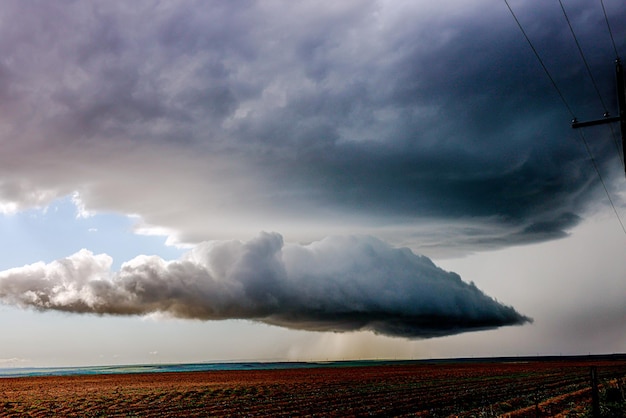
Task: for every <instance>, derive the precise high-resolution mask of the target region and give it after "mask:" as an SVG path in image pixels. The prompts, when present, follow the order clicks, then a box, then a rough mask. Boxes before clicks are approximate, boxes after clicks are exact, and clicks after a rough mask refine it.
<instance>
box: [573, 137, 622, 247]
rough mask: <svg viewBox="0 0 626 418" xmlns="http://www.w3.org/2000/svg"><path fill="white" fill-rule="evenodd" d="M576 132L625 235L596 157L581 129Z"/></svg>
mask: <svg viewBox="0 0 626 418" xmlns="http://www.w3.org/2000/svg"><path fill="white" fill-rule="evenodd" d="M578 133H579V134H580V138H581V139H582V140H583V144H585V149H586V150H587V154H589V158H591V162H592V163H593V168H595V169H596V173H598V178H599V179H600V183H602V188H604V192H605V193H606V197H608V198H609V203H610V204H611V207H612V208H613V212H615V216H616V217H617V221H618V222H619V224H620V226H621V227H622V231H624V234H625V235H626V227H625V226H624V223H623V222H622V218H621V217H620V216H619V213H618V212H617V208H616V207H615V204H614V203H613V199H611V195H610V194H609V189H608V188H607V187H606V183H605V182H604V180H603V179H602V175H600V168H599V167H598V163H597V162H596V159H595V158H594V157H593V154H592V153H591V149H590V148H589V145H588V144H587V139H586V138H585V135H584V134H583V130H582V129H579V130H578Z"/></svg>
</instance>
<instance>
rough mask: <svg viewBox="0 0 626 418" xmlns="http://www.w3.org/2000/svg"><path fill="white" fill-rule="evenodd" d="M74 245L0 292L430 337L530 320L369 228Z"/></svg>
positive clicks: (4, 279)
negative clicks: (126, 255) (157, 248)
mask: <svg viewBox="0 0 626 418" xmlns="http://www.w3.org/2000/svg"><path fill="white" fill-rule="evenodd" d="M111 264H112V259H111V257H109V256H108V255H106V254H99V255H94V254H92V253H91V252H89V251H87V250H81V251H79V252H77V253H75V254H73V255H71V256H69V257H67V258H64V259H60V260H56V261H53V262H51V263H48V264H45V263H36V264H32V265H27V266H24V267H21V268H14V269H10V270H6V271H4V272H1V273H0V300H2V301H3V302H4V303H7V304H12V305H17V306H20V307H31V308H35V309H37V310H57V311H65V312H72V313H92V314H101V315H147V314H152V313H161V314H165V315H168V316H173V317H178V318H190V319H201V320H220V319H232V318H238V319H248V320H254V321H259V322H264V323H268V324H274V325H279V326H283V327H288V328H294V329H306V330H316V331H337V332H343V331H354V330H371V331H373V332H376V333H380V334H385V335H390V336H398V337H409V338H428V337H435V336H443V335H450V334H457V333H460V332H464V331H471V330H480V329H490V328H496V327H500V326H505V325H514V324H518V325H519V324H524V323H526V322H529V321H531V320H530V319H529V318H527V317H525V316H523V315H521V314H520V313H518V312H517V311H516V310H515V309H514V308H512V307H509V306H505V305H502V304H500V303H499V302H497V301H495V300H494V299H492V298H490V297H489V296H487V295H485V294H484V293H483V292H482V291H480V290H479V289H478V288H477V287H476V286H475V285H474V284H473V283H470V284H468V283H465V282H464V281H462V280H461V278H460V277H459V276H458V275H457V274H455V273H450V272H446V271H444V270H442V269H440V268H439V267H437V266H436V265H435V264H434V263H433V262H432V261H431V260H430V259H428V258H427V257H424V256H419V255H416V254H414V253H413V252H412V251H411V250H409V249H408V248H399V249H398V248H393V247H391V246H389V245H388V244H386V243H384V242H383V241H380V240H378V239H376V238H373V237H369V236H350V237H347V236H336V237H329V238H326V239H324V240H322V241H317V242H314V243H312V244H309V245H298V244H285V243H284V242H283V238H282V236H280V235H279V234H276V233H262V234H260V235H259V236H257V237H256V238H254V239H252V240H250V241H247V242H241V241H210V242H205V243H202V244H200V245H198V246H197V247H195V248H194V249H193V250H191V251H190V252H188V253H187V254H185V255H184V256H182V257H181V258H180V259H178V260H175V261H165V260H163V259H162V258H160V257H157V256H139V257H137V258H135V259H133V260H131V261H129V262H127V263H124V264H123V265H122V267H121V269H120V270H119V271H118V272H112V271H111Z"/></svg>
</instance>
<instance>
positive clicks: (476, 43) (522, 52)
mask: <svg viewBox="0 0 626 418" xmlns="http://www.w3.org/2000/svg"><path fill="white" fill-rule="evenodd" d="M514 7H515V9H516V11H517V13H518V16H519V19H520V20H521V21H522V23H524V24H525V25H526V26H528V32H529V36H530V37H531V38H532V39H534V40H536V41H537V49H538V51H539V53H540V54H542V55H543V56H544V59H545V65H546V66H547V67H548V68H549V69H550V70H551V71H552V72H553V73H554V75H555V79H556V82H557V83H558V84H559V86H560V87H561V89H562V90H563V92H564V95H565V96H566V98H567V100H568V102H569V103H570V106H571V107H572V108H573V109H574V111H575V112H576V115H577V116H578V117H579V119H580V120H585V119H593V118H596V117H599V116H601V114H602V112H603V110H602V109H601V108H599V107H598V106H596V104H595V102H594V101H593V100H591V99H590V98H593V97H595V94H596V93H595V91H593V89H592V88H591V86H590V84H589V83H588V80H586V77H587V73H586V71H585V69H584V67H583V66H582V63H581V62H579V61H580V60H579V56H578V52H577V50H576V47H575V45H573V44H570V43H568V42H567V41H568V40H570V38H571V34H570V33H569V31H568V28H567V26H566V25H565V24H564V22H562V19H563V18H562V13H561V11H560V9H559V8H558V5H556V6H555V5H554V4H551V3H545V4H541V5H537V4H530V3H523V2H521V3H519V4H515V5H514ZM568 12H569V14H570V17H571V19H572V21H573V23H574V25H576V28H577V30H579V35H580V38H581V40H582V43H583V45H582V47H583V48H584V49H585V50H586V51H593V52H594V53H593V54H590V55H589V57H588V59H589V65H590V67H591V70H592V71H593V73H594V74H597V79H598V88H599V90H600V92H601V93H602V94H603V95H605V96H606V97H613V96H614V81H613V77H614V75H613V64H612V59H613V58H612V48H611V46H610V43H609V42H608V37H607V33H605V32H606V29H605V27H604V25H603V23H604V21H603V16H602V12H601V9H600V8H599V7H597V5H596V4H592V3H588V2H573V3H572V4H571V5H568ZM609 12H610V16H611V19H612V20H613V21H615V22H620V21H623V20H624V19H626V14H625V13H626V10H625V9H624V8H623V7H618V6H617V5H614V6H612V8H610V10H609ZM16 16H19V19H18V18H16ZM539 19H540V20H539ZM584 22H595V23H594V24H593V25H592V24H582V23H584ZM0 23H1V25H0V46H1V47H2V51H3V57H4V59H3V60H2V62H0V127H1V129H0V146H1V147H2V153H1V154H0V212H15V211H19V210H22V209H24V208H28V207H33V206H39V207H45V206H46V205H47V204H49V203H50V202H52V201H53V200H54V199H56V198H59V197H63V196H69V195H75V193H78V195H79V196H80V199H81V201H82V202H83V204H84V209H85V210H87V211H92V212H98V211H102V212H115V213H123V214H136V215H139V216H140V219H141V221H142V222H143V224H142V225H140V227H141V228H142V230H144V231H145V230H149V229H150V228H154V229H155V230H156V229H157V228H160V230H167V231H169V232H170V234H171V236H172V238H173V239H174V240H178V241H181V242H185V243H190V244H195V243H199V242H203V241H207V240H215V239H220V240H227V239H233V238H236V239H244V240H247V239H250V238H252V237H253V236H255V235H256V234H257V233H258V232H259V231H264V230H265V231H267V230H270V231H279V232H280V233H281V234H282V235H283V236H284V237H285V239H286V240H287V241H297V242H310V241H313V240H319V239H321V238H323V237H325V236H328V235H341V234H366V235H375V236H378V237H380V238H383V239H385V240H386V241H389V242H392V243H394V244H397V245H408V246H410V247H411V248H414V249H416V250H418V251H419V252H425V250H426V249H429V250H432V249H434V248H438V249H452V248H458V249H459V251H466V252H467V251H475V250H477V249H484V248H498V247H506V246H510V245H516V244H521V243H530V242H539V241H545V240H550V239H555V238H561V237H564V236H565V235H567V233H568V231H569V230H570V229H571V228H572V227H573V226H574V225H576V224H577V223H578V222H579V221H580V220H581V219H582V218H583V217H584V214H585V212H586V211H587V210H589V207H590V206H592V205H593V204H594V202H596V201H597V200H598V199H597V196H598V194H597V192H598V186H599V184H600V183H599V180H598V177H597V175H596V173H595V172H594V169H593V165H592V164H591V162H590V161H589V156H588V154H587V153H586V151H585V149H584V147H583V146H581V144H580V140H579V139H578V140H577V137H576V136H575V135H574V134H573V133H572V130H571V128H570V125H569V121H570V118H571V116H570V115H569V114H568V112H567V110H566V109H565V108H564V107H563V106H562V103H561V102H560V101H559V98H558V96H557V95H556V94H555V92H554V91H553V90H552V88H551V85H550V83H549V81H548V80H547V78H546V77H545V74H543V72H542V70H541V68H540V67H539V65H538V64H537V62H536V60H535V59H534V57H533V56H532V53H531V52H530V49H529V48H528V45H527V44H526V43H525V40H524V39H523V37H522V35H521V33H520V32H519V30H518V28H517V27H516V25H515V23H514V21H513V20H512V18H511V16H510V14H509V12H508V10H507V9H506V7H505V5H504V4H493V2H491V1H486V0H480V1H477V2H473V3H472V6H471V7H469V6H461V5H459V4H458V2H454V1H444V2H440V3H438V4H437V5H436V6H434V5H433V4H432V2H431V1H425V0H420V1H414V2H405V3H402V4H399V3H397V2H395V1H373V0H366V1H358V2H354V1H343V2H341V5H334V4H333V5H330V4H325V5H324V7H320V6H319V4H318V3H317V2H314V1H299V2H296V3H289V4H287V3H282V2H221V1H209V2H194V1H189V2H182V3H162V2H153V1H133V2H131V3H129V2H120V1H110V2H89V3H81V2H77V3H73V2H55V3H49V4H45V5H38V7H30V6H29V5H28V4H27V3H24V2H20V1H8V2H6V3H5V4H3V8H2V11H0ZM531 23H532V25H531ZM577 23H578V25H577ZM605 38H606V39H605ZM615 39H617V40H618V45H617V46H618V49H620V50H624V49H623V47H624V41H623V40H624V39H626V33H625V32H624V29H623V28H620V27H619V26H617V27H616V28H615ZM601 40H604V41H606V42H604V41H602V42H601ZM539 41H540V42H539ZM591 42H593V44H591ZM592 46H593V48H592ZM551 51H558V53H551ZM607 103H609V105H611V106H612V109H610V110H611V111H613V112H614V111H615V106H613V105H614V103H613V102H607ZM604 128H606V127H604ZM593 135H594V141H590V143H591V148H592V152H593V154H594V157H595V159H596V162H597V164H598V167H599V169H600V170H601V171H602V172H604V173H605V174H606V183H607V186H608V187H609V188H610V187H612V184H613V181H612V180H613V179H614V177H611V176H612V175H615V174H616V173H617V172H618V171H619V161H617V155H618V153H617V152H616V151H615V149H614V146H613V144H612V141H611V138H610V136H611V135H610V132H609V130H608V128H607V129H595V130H593ZM615 178H617V177H615ZM208 219H219V220H220V221H219V222H207V220H208Z"/></svg>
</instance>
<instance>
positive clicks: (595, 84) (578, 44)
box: [559, 0, 624, 165]
mask: <svg viewBox="0 0 626 418" xmlns="http://www.w3.org/2000/svg"><path fill="white" fill-rule="evenodd" d="M600 1H601V4H602V10H603V11H604V17H605V20H606V22H607V26H608V22H609V20H608V17H607V15H606V10H605V9H604V3H603V2H602V0H600ZM559 4H560V5H561V10H562V11H563V16H565V20H566V21H567V26H569V30H570V32H571V33H572V37H573V38H574V42H575V43H576V47H577V48H578V52H579V53H580V57H581V58H582V60H583V63H584V64H585V68H586V69H587V73H588V74H589V78H590V79H591V83H592V84H593V87H594V88H595V90H596V93H597V94H598V98H599V99H600V103H602V108H603V109H604V116H605V117H608V116H609V110H608V108H607V106H606V103H605V102H604V99H603V98H602V94H601V93H600V89H599V88H598V84H597V83H596V80H595V78H594V77H593V74H592V73H591V68H590V67H589V63H588V62H587V59H586V58H585V54H584V53H583V50H582V47H581V46H580V42H578V38H577V37H576V34H575V33H574V28H573V27H572V23H571V21H570V19H569V17H568V16H567V12H566V11H565V7H564V6H563V2H562V1H561V0H559ZM609 34H610V35H611V41H613V48H614V50H615V54H616V55H617V48H616V47H615V41H614V40H613V34H612V32H611V27H610V26H609ZM609 126H610V128H611V136H612V138H613V144H614V145H615V150H616V151H617V155H619V159H620V161H621V163H622V165H624V159H623V157H622V153H621V152H620V149H619V144H618V141H617V136H616V135H615V130H614V129H613V126H612V125H609Z"/></svg>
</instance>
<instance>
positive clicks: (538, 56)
mask: <svg viewBox="0 0 626 418" xmlns="http://www.w3.org/2000/svg"><path fill="white" fill-rule="evenodd" d="M504 3H505V4H506V7H507V8H508V9H509V12H511V16H513V19H514V20H515V23H517V26H518V27H519V29H520V31H521V32H522V34H523V35H524V38H526V42H528V45H529V46H530V48H531V49H532V51H533V53H534V54H535V57H536V58H537V61H539V64H541V68H543V71H544V72H545V74H546V75H547V76H548V78H549V79H550V82H551V83H552V86H553V87H554V89H555V90H556V92H557V93H558V95H559V97H560V98H561V101H562V102H563V105H564V106H565V108H566V109H567V110H568V112H569V114H570V116H571V117H572V120H575V119H576V116H575V115H574V112H573V111H572V108H571V107H570V105H569V104H568V103H567V100H565V96H563V93H562V92H561V89H559V87H558V85H557V84H556V82H555V81H554V78H553V77H552V75H551V74H550V71H548V68H547V67H546V65H545V64H544V63H543V60H542V59H541V56H540V55H539V53H538V52H537V49H535V47H534V45H533V43H532V41H531V40H530V38H529V37H528V34H527V33H526V31H525V30H524V27H523V26H522V24H521V22H520V21H519V19H518V18H517V16H516V15H515V12H514V11H513V9H512V8H511V5H510V4H509V2H508V0H504ZM559 4H560V5H561V10H562V11H563V14H564V15H565V18H566V20H567V23H568V25H569V28H570V31H571V32H572V35H573V37H574V40H575V42H576V45H577V46H578V50H579V52H580V54H581V56H582V58H583V61H584V63H585V66H586V67H587V71H588V73H589V75H590V77H591V80H592V82H593V84H594V87H595V89H596V92H597V93H598V96H599V97H600V101H601V102H602V106H603V107H604V109H605V113H606V112H608V111H607V110H606V105H605V104H604V100H603V99H602V95H601V94H600V90H599V89H598V87H597V85H596V83H595V80H594V78H593V75H592V74H591V70H590V68H589V64H588V63H587V60H586V59H585V57H584V54H583V52H582V48H581V47H580V44H579V43H578V39H577V38H576V35H575V34H574V30H573V29H572V26H571V23H570V21H569V18H568V17H567V13H566V12H565V8H564V7H563V3H562V2H561V0H559ZM602 7H603V10H604V4H603V5H602ZM605 16H606V13H605ZM607 24H608V18H607ZM611 37H612V35H611ZM613 45H614V48H615V43H613ZM615 51H616V52H617V48H615ZM578 133H579V135H580V138H581V140H582V142H583V144H584V146H585V150H586V151H587V154H588V155H589V157H590V159H591V162H592V164H593V167H594V169H595V171H596V174H597V175H598V178H599V179H600V183H601V184H602V187H603V189H604V192H605V193H606V196H607V198H608V200H609V203H610V204H611V207H612V208H613V212H614V213H615V216H616V217H617V221H618V222H619V224H620V226H621V227H622V231H623V232H624V234H625V235H626V226H625V225H624V222H622V219H621V217H620V215H619V213H618V211H617V208H616V207H615V204H614V202H613V199H612V198H611V194H610V193H609V189H608V187H607V186H606V183H605V181H604V179H603V178H602V174H601V173H600V168H599V167H598V163H597V162H596V159H595V158H594V156H593V153H592V152H591V149H590V148H589V144H588V143H587V139H586V138H585V135H584V134H583V132H582V130H578Z"/></svg>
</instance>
